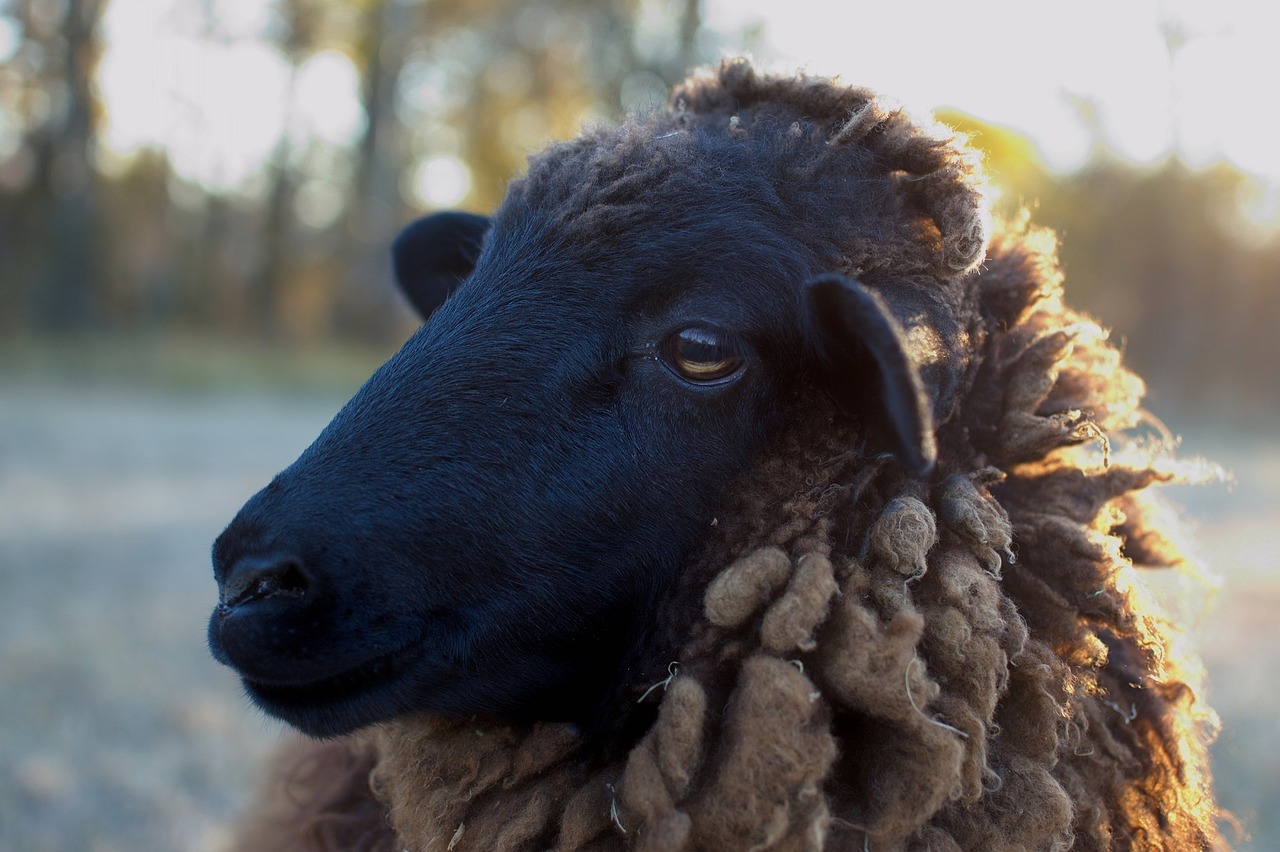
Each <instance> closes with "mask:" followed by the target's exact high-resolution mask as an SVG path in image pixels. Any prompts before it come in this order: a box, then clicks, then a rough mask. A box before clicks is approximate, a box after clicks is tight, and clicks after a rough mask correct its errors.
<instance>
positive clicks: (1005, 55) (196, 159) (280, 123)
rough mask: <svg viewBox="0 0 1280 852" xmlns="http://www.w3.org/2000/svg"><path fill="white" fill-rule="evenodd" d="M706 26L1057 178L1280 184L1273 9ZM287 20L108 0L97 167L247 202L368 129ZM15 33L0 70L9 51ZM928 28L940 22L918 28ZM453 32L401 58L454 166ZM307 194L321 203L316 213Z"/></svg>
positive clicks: (339, 67)
mask: <svg viewBox="0 0 1280 852" xmlns="http://www.w3.org/2000/svg"><path fill="white" fill-rule="evenodd" d="M641 5H642V8H641V19H640V22H639V24H638V36H637V37H638V38H640V39H641V40H642V41H644V39H650V38H652V37H653V33H655V32H658V31H659V30H661V31H662V32H666V31H667V30H666V29H665V28H664V27H658V26H657V19H656V17H655V16H661V15H662V14H667V13H669V10H668V6H667V4H663V3H656V2H649V0H646V2H645V3H643V4H641ZM663 10H668V11H667V12H664V11H663ZM703 11H704V14H703V24H704V37H705V39H706V40H707V43H714V44H719V45H723V46H725V48H726V49H727V50H729V51H731V52H733V51H737V50H741V49H742V46H743V45H748V44H752V45H756V47H755V52H756V58H757V60H759V61H761V62H762V63H764V64H766V65H773V66H776V67H780V68H795V67H801V68H804V69H806V70H808V71H810V72H811V73H818V74H839V75H840V76H841V77H842V78H843V79H844V80H846V81H847V82H849V83H853V84H857V85H866V86H870V87H871V88H873V89H876V90H879V91H881V92H884V93H885V94H887V95H890V96H892V97H894V98H897V99H899V100H900V101H902V102H903V103H904V104H905V105H906V106H907V107H908V108H910V109H912V110H915V111H921V112H924V111H927V110H930V109H935V108H940V107H950V108H954V109H958V110H960V111H963V112H966V113H969V114H971V115H973V116H975V117H977V118H979V119H981V120H983V121H988V122H991V123H994V124H999V125H1004V126H1008V127H1010V128H1013V129H1014V130H1016V131H1018V132H1020V133H1023V134H1025V135H1026V136H1027V137H1028V138H1030V139H1031V140H1032V142H1033V143H1034V144H1035V145H1036V147H1037V150H1038V151H1039V153H1040V156H1041V157H1042V158H1043V160H1044V163H1045V165H1047V166H1048V167H1049V168H1050V169H1054V170H1057V171H1064V172H1065V171H1070V170H1073V169H1076V168H1079V167H1080V166H1081V165H1082V164H1084V163H1085V162H1086V161H1087V160H1088V159H1089V157H1090V156H1092V155H1093V154H1095V153H1096V152H1097V151H1098V150H1099V149H1100V148H1105V149H1107V150H1110V151H1113V152H1115V153H1117V154H1119V155H1120V156H1121V157H1124V158H1126V159H1128V160H1131V161H1134V162H1138V163H1153V162H1158V161H1160V160H1162V159H1164V158H1165V157H1167V156H1169V155H1171V154H1176V155H1178V156H1179V157H1181V158H1183V159H1184V160H1186V161H1187V162H1188V163H1190V164H1191V165H1194V166H1203V165H1208V164H1210V163H1213V162H1217V161H1221V160H1224V159H1225V160H1227V161H1229V162H1231V163H1232V164H1234V165H1235V166H1237V167H1239V168H1241V169H1243V170H1245V171H1247V172H1249V173H1251V174H1252V175H1254V176H1256V177H1260V178H1262V179H1264V181H1267V182H1268V183H1267V186H1266V187H1264V188H1263V193H1262V195H1263V197H1265V198H1274V197H1275V196H1276V194H1277V192H1276V188H1277V187H1280V157H1276V156H1275V154H1274V146H1273V143H1272V139H1274V137H1275V136H1276V131H1277V117H1276V112H1275V110H1274V107H1273V106H1272V105H1271V104H1270V103H1263V102H1262V98H1264V97H1266V96H1268V95H1269V92H1270V89H1271V88H1272V87H1273V84H1274V83H1275V82H1276V81H1277V80H1280V52H1277V51H1274V50H1273V49H1272V47H1271V44H1270V42H1271V41H1273V40H1274V33H1275V32H1277V31H1280V3H1257V2H1252V0H1221V2H1215V3H1214V4H1211V5H1210V4H1204V3H1201V2H1196V0H1126V2H1124V3H1115V2H1113V0H1078V2H1076V3H1073V4H1070V5H1067V6H1063V5H1057V6H1052V7H1046V6H1037V5H1034V4H1033V5H1028V4H1026V3H1025V2H1022V0H973V2H971V3H969V4H967V5H965V6H964V7H963V8H958V9H953V10H951V11H949V12H947V14H946V18H945V21H943V20H940V19H938V16H939V14H940V13H939V7H938V6H937V5H936V4H933V3H924V2H919V0H914V2H912V0H905V2H903V3H899V4H849V3H845V2H836V0H789V2H787V3H786V4H779V3H777V2H776V0H705V4H704V10H703ZM278 14H279V13H278V11H277V10H276V6H275V5H274V4H272V3H270V2H268V0H128V2H113V3H111V4H110V5H109V6H108V7H107V12H106V17H105V19H104V45H105V51H104V55H103V58H102V62H101V67H100V86H101V92H102V96H103V102H104V104H105V107H106V123H105V128H104V136H103V140H104V144H105V147H106V151H105V152H104V158H105V159H106V160H107V161H110V162H113V163H119V162H124V161H127V160H128V158H130V157H131V156H133V154H135V153H136V152H137V151H139V150H141V149H144V148H154V149H159V150H162V151H165V152H166V153H167V154H168V155H169V157H170V160H171V161H172V163H173V166H174V168H175V170H176V171H177V172H178V174H179V176H180V177H181V178H182V179H183V180H187V181H191V182H194V183H196V184H198V185H200V186H202V187H204V188H205V189H206V190H212V191H217V192H243V191H249V190H250V189H251V188H252V187H253V186H254V185H255V175H257V174H259V173H260V172H261V171H262V169H263V167H264V165H265V164H266V163H267V162H268V161H269V160H270V158H271V157H273V156H277V155H279V153H280V150H281V148H280V143H281V140H282V138H283V139H284V140H286V141H287V142H288V143H289V144H291V145H292V146H294V147H295V148H297V149H302V148H306V147H309V146H311V145H312V144H313V143H316V142H318V143H320V144H322V145H327V146H334V147H339V148H342V147H349V146H351V145H353V144H355V142H356V141H357V140H358V139H359V138H360V137H361V135H362V134H363V132H364V129H365V126H366V122H367V117H366V116H365V113H364V109H363V106H362V102H361V81H360V76H359V72H358V70H357V67H356V65H355V64H354V63H353V62H352V60H351V59H350V58H349V57H348V56H346V55H344V54H342V53H340V52H337V51H334V50H326V51H322V52H320V53H317V54H316V55H314V56H311V57H309V58H307V59H306V60H305V61H303V62H302V63H301V64H300V65H299V66H298V67H297V68H296V70H293V69H291V66H290V61H289V59H288V57H286V56H284V55H283V54H282V53H281V52H280V50H279V49H278V48H277V47H276V46H275V43H274V42H273V38H274V37H276V36H278V35H279V32H278V31H279V28H280V26H281V22H280V21H279V20H278V18H277V17H276V16H277V15H278ZM526 17H527V16H526ZM6 20H7V19H0V56H3V55H4V53H5V51H6V50H8V51H10V52H12V50H13V43H14V42H15V40H16V33H15V31H13V28H12V26H11V25H6V24H5V21H6ZM931 20H938V25H936V26H924V25H919V24H920V23H921V22H928V21H931ZM526 23H527V22H526ZM908 26H909V29H907V27H908ZM525 28H526V29H528V27H525ZM453 35H456V38H454V37H452V36H451V37H450V38H449V39H446V40H444V42H443V45H444V46H443V47H441V49H440V50H439V51H437V52H435V53H433V54H432V55H430V56H415V57H414V58H412V59H411V60H410V62H409V63H408V64H407V65H406V66H405V68H404V69H403V70H404V74H403V79H402V85H401V87H400V90H399V91H398V93H397V103H396V109H397V113H398V114H399V115H400V117H401V118H402V119H405V120H406V121H407V122H408V123H409V124H411V125H412V126H413V127H414V128H415V130H416V132H418V133H420V134H426V135H427V137H429V138H430V139H431V144H430V147H431V148H434V149H435V150H436V151H440V150H442V149H443V150H449V146H448V145H446V144H444V142H447V141H448V140H447V136H448V133H447V130H448V128H447V127H445V126H444V125H443V124H441V119H440V116H441V114H442V112H443V111H444V109H445V107H446V106H449V105H454V104H456V101H457V100H458V99H460V98H465V97H466V96H467V91H466V86H464V85H461V84H460V83H459V81H458V79H455V78H457V77H459V75H457V74H455V73H453V70H452V69H453V65H454V64H456V61H455V59H453V58H451V57H454V56H455V54H459V52H460V53H461V54H465V53H466V51H467V49H468V48H467V44H468V36H470V37H471V38H472V40H474V34H472V33H470V32H469V31H467V30H464V29H460V30H457V31H456V33H453ZM655 49H657V48H655ZM463 76H465V75H463ZM459 79H460V78H459ZM524 79H525V74H524V71H523V70H521V69H519V68H515V67H514V66H512V67H511V68H505V67H497V66H495V68H493V69H490V71H489V72H487V73H486V74H485V75H484V76H483V82H484V84H485V85H489V86H500V87H507V88H510V87H511V86H515V85H517V84H521V81H522V80H524ZM631 82H632V83H634V84H635V85H630V86H629V87H628V89H627V94H628V97H629V98H630V100H632V101H647V100H651V99H652V96H653V94H654V91H655V90H654V89H653V85H652V84H653V81H652V80H649V79H647V78H646V79H644V80H641V79H640V78H639V77H637V78H635V79H634V80H632V81H631ZM641 83H643V84H644V85H640V84H641ZM633 90H634V91H633ZM510 123H511V128H510V129H511V131H512V132H513V133H514V132H516V131H520V132H521V133H523V135H524V136H537V135H539V134H541V133H542V128H541V127H533V126H532V125H530V126H528V127H526V126H525V125H523V124H521V123H520V116H518V115H514V114H513V116H512V117H511V120H510ZM0 136H4V133H2V132H0ZM427 137H424V138H427ZM524 141H525V140H524V138H523V136H522V137H521V142H522V144H524ZM543 141H544V140H542V139H536V140H533V139H531V140H530V141H529V143H528V145H529V147H538V146H539V145H540V144H541V143H542V142H543ZM470 182H471V176H470V174H469V173H468V172H466V171H465V164H464V163H463V162H462V161H461V160H459V159H458V158H456V157H453V156H443V157H433V158H430V159H427V160H425V161H423V162H422V163H420V164H419V166H418V168H417V169H416V170H415V171H414V172H413V173H412V174H411V176H410V177H409V178H408V179H407V181H406V187H405V190H406V195H407V196H409V197H413V198H417V199H420V200H422V201H423V202H424V203H429V204H430V205H431V206H438V205H439V204H443V203H452V202H450V201H448V199H454V200H455V201H456V200H459V199H461V197H462V195H460V194H459V189H458V188H459V187H463V186H470ZM257 183H258V184H259V185H260V184H261V181H258V182H257ZM313 189H314V191H312V192H310V194H311V195H312V196H315V198H316V199H319V198H324V197H327V195H326V193H327V192H328V190H324V189H321V188H320V187H319V185H317V187H315V188H313ZM462 192H463V193H464V194H465V190H463V191H462ZM428 199H430V200H429V201H428ZM1271 207H1274V205H1270V204H1263V205H1261V207H1259V208H1258V209H1270V208H1271ZM316 210H318V211H321V213H323V211H327V210H328V205H327V204H326V203H320V204H318V206H317V208H316ZM321 213H318V214H317V215H316V216H313V218H316V219H324V218H325V216H324V215H321Z"/></svg>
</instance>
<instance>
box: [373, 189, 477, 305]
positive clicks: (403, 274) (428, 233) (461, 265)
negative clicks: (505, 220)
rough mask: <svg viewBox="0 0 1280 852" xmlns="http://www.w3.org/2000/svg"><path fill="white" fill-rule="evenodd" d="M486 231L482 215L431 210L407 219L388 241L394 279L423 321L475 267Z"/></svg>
mask: <svg viewBox="0 0 1280 852" xmlns="http://www.w3.org/2000/svg"><path fill="white" fill-rule="evenodd" d="M487 230H489V219H488V218H487V217H485V216H477V215H475V214H474V213H460V212H450V213H434V214H432V215H430V216H423V217H422V218H421V219H418V220H416V221H413V222H410V223H409V224H408V225H407V226H405V229H404V230H403V231H401V232H400V236H398V237H396V241H395V242H394V243H392V244H391V263H392V266H393V267H394V268H395V273H396V281H397V282H398V283H399V284H400V289H401V290H402V291H403V292H404V294H405V296H407V297H408V298H409V301H410V302H411V303H413V306H414V307H415V308H416V309H417V310H418V313H419V314H420V315H421V316H422V318H423V319H424V320H425V319H426V318H427V317H429V316H431V314H432V312H433V311H435V309H436V308H438V307H440V305H442V304H443V303H444V300H445V299H447V298H448V297H449V294H450V293H452V292H453V291H454V290H456V289H457V287H458V285H459V284H461V283H462V282H463V281H465V280H466V279H467V276H468V275H470V274H471V270H473V269H475V266H476V259H477V258H478V257H479V256H480V244H481V243H482V242H483V240H484V233H485V231H487Z"/></svg>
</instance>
